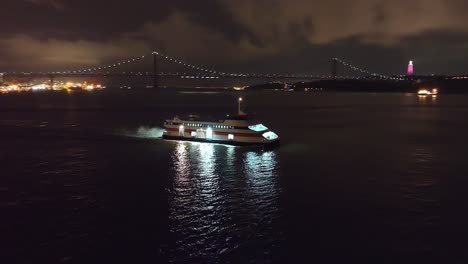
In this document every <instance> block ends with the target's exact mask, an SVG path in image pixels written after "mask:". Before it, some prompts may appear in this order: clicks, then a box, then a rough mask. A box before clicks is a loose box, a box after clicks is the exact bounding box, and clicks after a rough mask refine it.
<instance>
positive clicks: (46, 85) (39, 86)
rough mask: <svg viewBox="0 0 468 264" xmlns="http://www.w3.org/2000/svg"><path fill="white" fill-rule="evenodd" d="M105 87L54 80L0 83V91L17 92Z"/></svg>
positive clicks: (83, 89) (99, 88)
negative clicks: (53, 81)
mask: <svg viewBox="0 0 468 264" xmlns="http://www.w3.org/2000/svg"><path fill="white" fill-rule="evenodd" d="M104 88H106V87H105V86H103V85H101V84H96V83H88V82H83V83H81V82H70V81H68V82H56V83H53V84H52V83H51V82H50V81H48V82H41V83H9V84H5V83H4V84H0V93H19V92H37V91H66V92H73V91H93V90H101V89H104Z"/></svg>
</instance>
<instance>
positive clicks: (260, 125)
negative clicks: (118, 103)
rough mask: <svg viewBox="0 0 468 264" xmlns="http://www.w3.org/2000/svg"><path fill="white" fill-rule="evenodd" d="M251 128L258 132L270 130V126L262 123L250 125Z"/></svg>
mask: <svg viewBox="0 0 468 264" xmlns="http://www.w3.org/2000/svg"><path fill="white" fill-rule="evenodd" d="M249 129H250V130H253V131H256V132H262V131H265V130H268V128H267V127H266V126H264V125H262V124H258V125H253V126H249Z"/></svg>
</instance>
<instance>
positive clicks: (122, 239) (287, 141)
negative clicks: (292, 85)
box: [0, 91, 468, 263]
mask: <svg viewBox="0 0 468 264" xmlns="http://www.w3.org/2000/svg"><path fill="white" fill-rule="evenodd" d="M239 95H242V96H243V97H244V99H245V105H244V106H245V109H246V110H248V111H249V112H252V113H255V114H256V116H257V118H259V119H260V120H262V121H263V123H264V124H265V125H267V126H268V127H270V128H271V129H273V130H274V131H275V132H277V133H278V134H279V135H280V137H281V139H282V143H281V146H280V147H278V148H276V149H270V150H268V149H261V148H252V147H248V148H246V147H232V146H225V145H216V144H209V143H188V142H176V141H164V140H161V139H159V138H158V137H159V136H160V135H161V132H162V123H163V121H164V119H165V118H171V117H172V116H174V115H176V114H180V115H182V114H189V113H197V114H200V115H204V116H206V115H212V114H217V113H220V114H225V113H231V112H234V111H236V107H237V105H236V100H237V97H238V96H239ZM467 161H468V95H439V97H437V98H418V97H417V96H416V95H412V94H397V93H395V94H370V93H368V94H366V93H285V92H255V93H253V92H252V93H242V94H239V93H234V92H202V93H191V92H151V91H128V92H111V91H106V92H101V93H89V94H86V93H84V94H71V95H68V94H61V93H59V94H21V95H2V96H0V244H1V247H0V257H1V259H2V261H1V263H166V262H170V263H285V262H288V263H467V261H468V250H466V247H467V245H468V226H467V224H466V223H467V220H468V217H467V215H468V213H467V212H468V211H467V209H468V191H467V183H468V166H467Z"/></svg>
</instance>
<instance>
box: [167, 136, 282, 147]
mask: <svg viewBox="0 0 468 264" xmlns="http://www.w3.org/2000/svg"><path fill="white" fill-rule="evenodd" d="M162 138H163V139H166V140H179V141H191V142H203V143H216V144H224V145H233V146H278V145H279V143H280V140H279V139H278V140H272V141H265V142H239V141H234V140H212V139H204V138H194V137H191V138H189V137H182V136H169V135H163V137H162Z"/></svg>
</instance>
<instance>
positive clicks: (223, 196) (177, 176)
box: [168, 141, 280, 257]
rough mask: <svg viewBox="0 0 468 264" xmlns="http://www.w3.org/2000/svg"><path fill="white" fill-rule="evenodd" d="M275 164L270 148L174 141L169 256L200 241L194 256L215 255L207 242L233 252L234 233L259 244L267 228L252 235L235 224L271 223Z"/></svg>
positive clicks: (275, 204) (274, 216)
mask: <svg viewBox="0 0 468 264" xmlns="http://www.w3.org/2000/svg"><path fill="white" fill-rule="evenodd" d="M278 164H279V162H278V159H277V152H276V151H275V150H272V151H262V150H261V149H249V148H244V147H236V146H229V145H220V144H205V143H197V142H187V141H175V146H174V150H173V153H172V169H173V170H174V172H175V173H174V178H173V179H169V181H170V184H169V187H168V195H169V196H168V200H169V225H170V230H171V233H172V236H173V237H174V238H175V243H176V245H175V249H174V251H173V252H172V253H171V254H173V255H174V256H177V257H180V256H185V255H186V254H187V245H190V244H191V243H192V242H193V241H196V240H199V239H200V238H203V241H204V242H203V245H207V246H206V247H201V248H197V253H195V254H197V256H198V257H201V256H204V257H206V256H207V255H210V254H214V256H215V255H216V254H217V252H213V251H212V250H211V248H210V246H209V245H213V244H219V243H222V245H219V246H220V247H221V248H226V249H230V248H231V249H232V248H235V247H236V246H237V245H236V243H237V242H236V241H237V240H236V239H233V238H235V237H238V236H239V235H249V236H252V239H258V240H259V241H262V238H263V236H264V235H265V234H262V232H266V231H265V230H267V228H265V229H262V230H261V231H258V230H257V231H255V232H253V231H252V230H251V229H249V227H247V226H244V227H240V226H239V223H238V221H239V219H243V221H245V222H248V223H251V226H260V225H262V226H268V225H270V224H272V222H271V221H272V220H271V219H277V215H278V214H279V213H280V210H279V204H278V197H279V194H280V190H279V188H280V187H279V184H278V178H279V165H278ZM220 241H222V242H220ZM191 252H192V253H193V251H191ZM197 256H195V257H197ZM192 257H194V256H192Z"/></svg>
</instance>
